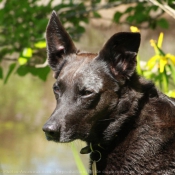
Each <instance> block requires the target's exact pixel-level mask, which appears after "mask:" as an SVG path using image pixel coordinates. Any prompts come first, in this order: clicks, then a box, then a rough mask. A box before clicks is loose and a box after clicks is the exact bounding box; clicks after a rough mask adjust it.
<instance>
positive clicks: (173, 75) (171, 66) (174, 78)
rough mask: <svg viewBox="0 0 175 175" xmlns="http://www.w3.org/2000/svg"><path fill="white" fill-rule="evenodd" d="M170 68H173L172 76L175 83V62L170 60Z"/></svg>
mask: <svg viewBox="0 0 175 175" xmlns="http://www.w3.org/2000/svg"><path fill="white" fill-rule="evenodd" d="M169 66H170V70H171V77H172V79H173V82H174V83H175V65H174V64H173V62H172V61H171V60H170V64H169Z"/></svg>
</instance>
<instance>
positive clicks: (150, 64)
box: [147, 55, 160, 70]
mask: <svg viewBox="0 0 175 175" xmlns="http://www.w3.org/2000/svg"><path fill="white" fill-rule="evenodd" d="M159 58H160V56H159V55H155V56H153V57H151V58H150V59H149V61H148V62H147V67H148V69H149V70H151V69H152V68H153V67H154V66H155V65H156V61H157V60H158V59H159Z"/></svg>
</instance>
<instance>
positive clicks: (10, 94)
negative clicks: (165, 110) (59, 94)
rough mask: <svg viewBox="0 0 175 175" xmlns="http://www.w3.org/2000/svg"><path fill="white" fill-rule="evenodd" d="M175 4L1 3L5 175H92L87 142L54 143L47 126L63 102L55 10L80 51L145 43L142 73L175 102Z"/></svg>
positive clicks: (0, 145) (95, 0)
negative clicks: (52, 49)
mask: <svg viewBox="0 0 175 175" xmlns="http://www.w3.org/2000/svg"><path fill="white" fill-rule="evenodd" d="M174 9H175V1H174V0H166V1H165V0H147V1H144V0H142V1H141V0H140V1H139V0H137V1H136V0H85V1H80V0H25V1H22V0H0V92H1V95H0V175H6V174H22V175H26V174H41V175H42V174H52V175H54V174H76V175H77V174H86V173H85V172H79V169H78V168H77V164H76V163H77V161H76V160H75V159H74V158H75V157H76V156H75V155H79V156H80V157H81V160H82V162H83V164H84V166H85V169H86V170H88V166H89V165H88V155H80V154H77V153H76V151H78V152H79V151H80V150H81V148H82V147H84V146H85V143H83V142H80V141H76V142H75V144H74V145H75V147H76V151H75V149H73V147H72V145H70V144H58V143H53V142H48V141H47V140H46V138H45V135H44V133H43V131H42V126H43V124H44V123H45V121H46V120H47V119H48V118H49V117H50V114H51V113H52V111H53V110H54V108H55V105H56V102H55V99H54V95H53V92H52V84H53V83H54V79H53V77H52V72H51V71H50V68H49V67H48V66H47V62H46V57H47V56H46V42H45V29H46V26H47V23H48V20H49V17H50V15H51V12H52V10H55V11H56V12H57V14H58V15H59V17H60V19H61V21H62V23H63V25H64V27H65V28H66V30H67V31H68V33H69V34H70V35H71V37H72V38H73V40H74V41H75V43H76V46H77V48H79V49H81V50H86V51H90V52H98V51H99V49H100V48H101V47H102V46H103V44H104V42H105V41H106V40H107V39H108V38H109V37H111V36H112V35H113V34H114V33H116V32H120V31H131V32H140V33H141V36H142V41H141V46H140V51H139V54H138V67H137V71H138V73H139V74H140V75H142V76H145V77H146V78H148V79H151V80H152V81H154V82H155V83H156V85H157V87H158V88H159V89H160V90H161V91H163V92H164V93H166V94H167V95H169V96H172V97H175V56H174V55H175V30H174V28H175V11H174Z"/></svg>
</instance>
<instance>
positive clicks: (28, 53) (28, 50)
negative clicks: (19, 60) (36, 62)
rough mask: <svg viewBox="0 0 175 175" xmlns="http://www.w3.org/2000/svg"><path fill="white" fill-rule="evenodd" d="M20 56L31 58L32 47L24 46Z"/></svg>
mask: <svg viewBox="0 0 175 175" xmlns="http://www.w3.org/2000/svg"><path fill="white" fill-rule="evenodd" d="M22 56H23V57H28V58H31V57H32V49H31V48H25V49H24V50H23V52H22Z"/></svg>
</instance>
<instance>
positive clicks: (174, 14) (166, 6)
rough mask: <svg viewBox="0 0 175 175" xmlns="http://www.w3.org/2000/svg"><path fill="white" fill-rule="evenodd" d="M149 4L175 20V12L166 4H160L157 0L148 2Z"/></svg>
mask: <svg viewBox="0 0 175 175" xmlns="http://www.w3.org/2000/svg"><path fill="white" fill-rule="evenodd" d="M149 1H150V2H151V3H153V4H154V5H156V6H158V7H159V8H161V9H162V10H163V11H165V12H166V13H168V14H169V15H170V16H172V17H173V18H174V19H175V10H174V9H172V8H171V7H170V6H169V5H168V4H165V3H162V4H161V3H160V2H158V1H157V0H149Z"/></svg>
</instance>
